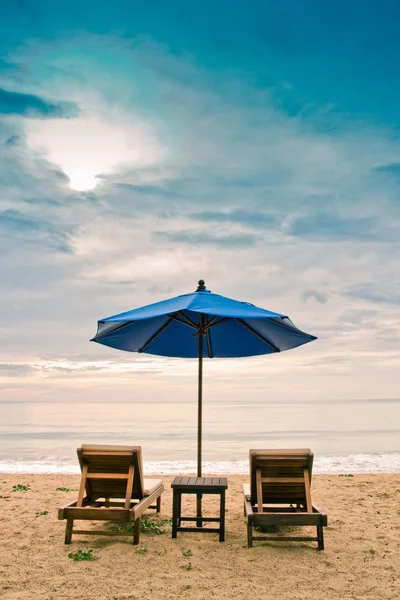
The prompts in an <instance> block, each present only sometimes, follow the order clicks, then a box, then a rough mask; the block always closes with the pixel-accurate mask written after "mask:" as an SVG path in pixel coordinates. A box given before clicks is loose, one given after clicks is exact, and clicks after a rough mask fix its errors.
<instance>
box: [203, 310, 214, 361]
mask: <svg viewBox="0 0 400 600" xmlns="http://www.w3.org/2000/svg"><path fill="white" fill-rule="evenodd" d="M207 325H209V323H207V317H206V323H205V327H204V329H205V330H206V339H207V350H208V357H209V358H213V351H212V345H211V336H210V330H209V328H208V327H207Z"/></svg>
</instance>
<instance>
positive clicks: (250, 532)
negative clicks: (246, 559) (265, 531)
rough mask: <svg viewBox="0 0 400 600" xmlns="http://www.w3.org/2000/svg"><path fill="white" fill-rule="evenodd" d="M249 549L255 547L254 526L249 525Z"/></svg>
mask: <svg viewBox="0 0 400 600" xmlns="http://www.w3.org/2000/svg"><path fill="white" fill-rule="evenodd" d="M247 547H248V548H252V547H253V525H251V523H247Z"/></svg>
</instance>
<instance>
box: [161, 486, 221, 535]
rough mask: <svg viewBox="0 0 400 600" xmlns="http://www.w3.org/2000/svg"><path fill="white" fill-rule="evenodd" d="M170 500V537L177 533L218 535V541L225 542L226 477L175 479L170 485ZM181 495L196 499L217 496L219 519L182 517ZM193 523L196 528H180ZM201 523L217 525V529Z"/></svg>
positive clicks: (199, 516) (198, 516)
mask: <svg viewBox="0 0 400 600" xmlns="http://www.w3.org/2000/svg"><path fill="white" fill-rule="evenodd" d="M171 487H172V490H173V499H172V537H173V538H176V534H177V532H178V531H184V532H186V533H189V532H191V531H198V532H202V533H219V541H220V542H223V541H224V540H225V491H226V489H227V488H228V480H227V479H226V477H175V479H174V480H173V482H172V483H171ZM182 494H196V495H197V498H198V499H201V497H202V496H203V495H204V494H214V495H219V497H220V505H219V517H203V516H201V515H197V516H196V517H182V514H181V513H182ZM190 521H195V522H196V527H182V526H181V523H182V522H190ZM203 523H219V527H203Z"/></svg>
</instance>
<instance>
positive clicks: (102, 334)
mask: <svg viewBox="0 0 400 600" xmlns="http://www.w3.org/2000/svg"><path fill="white" fill-rule="evenodd" d="M117 322H118V321H116V323H117ZM134 322H135V321H128V322H127V323H122V325H118V327H115V329H109V330H108V331H105V332H104V333H101V334H100V335H95V336H94V338H93V339H91V340H90V341H91V342H97V340H101V339H102V338H103V337H106V336H107V335H109V334H110V333H115V332H116V331H119V330H120V329H123V328H124V327H128V325H132V324H133V323H134Z"/></svg>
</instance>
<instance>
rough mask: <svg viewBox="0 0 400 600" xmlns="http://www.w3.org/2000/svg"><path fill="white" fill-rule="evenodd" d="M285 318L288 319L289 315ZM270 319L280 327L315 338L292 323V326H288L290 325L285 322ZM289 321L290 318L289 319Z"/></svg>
mask: <svg viewBox="0 0 400 600" xmlns="http://www.w3.org/2000/svg"><path fill="white" fill-rule="evenodd" d="M285 318H286V319H289V317H285ZM270 321H272V322H273V323H276V324H277V325H279V326H280V327H286V329H289V330H290V331H293V330H294V331H298V332H299V333H302V334H303V335H307V336H308V337H310V338H312V339H313V340H316V339H317V338H316V337H315V335H310V334H309V333H306V332H305V331H302V330H301V329H298V327H296V325H294V324H293V327H290V325H286V323H282V322H281V321H277V320H276V319H270ZM289 321H290V319H289ZM290 322H291V321H290Z"/></svg>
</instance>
